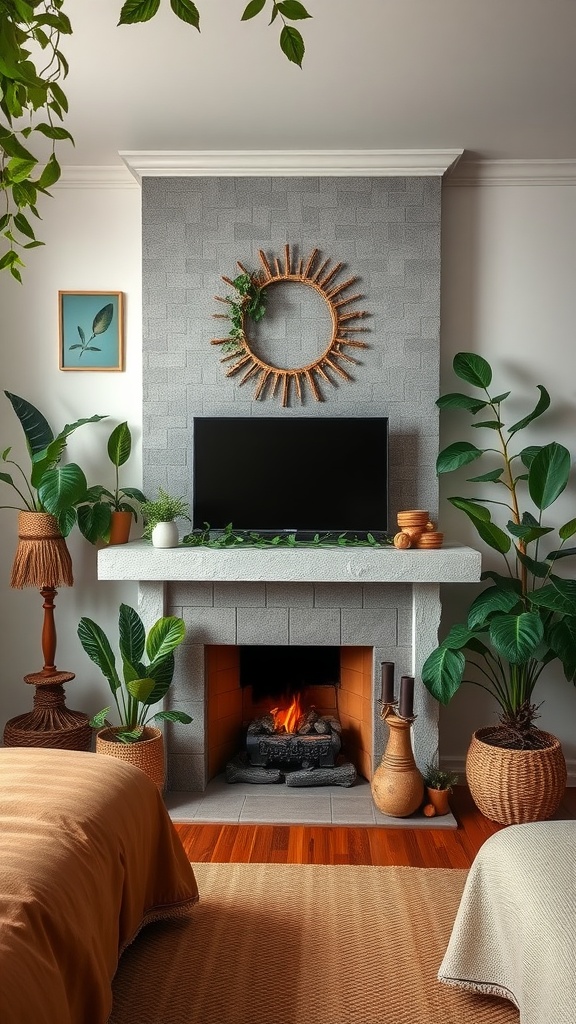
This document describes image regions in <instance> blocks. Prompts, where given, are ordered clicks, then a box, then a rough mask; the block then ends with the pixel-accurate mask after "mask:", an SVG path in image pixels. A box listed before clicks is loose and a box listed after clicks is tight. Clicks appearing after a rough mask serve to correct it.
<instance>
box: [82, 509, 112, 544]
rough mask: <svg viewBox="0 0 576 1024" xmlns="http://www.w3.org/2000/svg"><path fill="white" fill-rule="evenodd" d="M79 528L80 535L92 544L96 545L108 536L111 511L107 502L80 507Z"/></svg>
mask: <svg viewBox="0 0 576 1024" xmlns="http://www.w3.org/2000/svg"><path fill="white" fill-rule="evenodd" d="M77 512H78V526H79V527H80V533H81V534H82V536H83V537H86V540H89V541H90V543H91V544H96V543H97V541H99V540H102V539H103V538H105V537H106V536H108V534H109V531H110V519H111V510H110V505H109V504H108V502H106V501H96V502H94V504H92V505H80V507H79V508H78V510H77Z"/></svg>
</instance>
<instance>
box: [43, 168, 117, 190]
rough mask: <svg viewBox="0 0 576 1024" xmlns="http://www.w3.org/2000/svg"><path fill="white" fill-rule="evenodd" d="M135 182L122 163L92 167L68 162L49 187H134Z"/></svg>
mask: <svg viewBox="0 0 576 1024" xmlns="http://www.w3.org/2000/svg"><path fill="white" fill-rule="evenodd" d="M136 187H137V183H136V182H135V181H134V178H133V176H132V175H131V174H130V172H129V170H128V168H127V167H125V166H124V164H114V165H113V166H111V167H106V166H104V165H99V164H98V165H95V166H93V167H88V166H82V165H80V164H76V165H74V164H70V165H68V166H67V167H63V168H62V175H61V177H60V178H59V179H58V181H57V182H56V184H55V185H51V186H50V188H51V189H53V188H131V189H133V188H136Z"/></svg>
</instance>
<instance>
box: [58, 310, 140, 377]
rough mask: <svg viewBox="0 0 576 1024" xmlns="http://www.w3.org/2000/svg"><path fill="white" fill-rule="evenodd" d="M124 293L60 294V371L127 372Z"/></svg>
mask: <svg viewBox="0 0 576 1024" xmlns="http://www.w3.org/2000/svg"><path fill="white" fill-rule="evenodd" d="M123 300H124V294H123V292H68V291H59V292H58V319H59V325H60V332H59V366H60V369H61V370H85V371H86V370H87V371H90V370H92V371H108V372H110V371H121V370H123V369H124V301H123Z"/></svg>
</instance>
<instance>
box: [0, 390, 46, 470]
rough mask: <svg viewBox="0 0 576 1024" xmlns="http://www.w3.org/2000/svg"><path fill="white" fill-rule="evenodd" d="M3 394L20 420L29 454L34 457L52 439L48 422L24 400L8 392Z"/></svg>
mask: <svg viewBox="0 0 576 1024" xmlns="http://www.w3.org/2000/svg"><path fill="white" fill-rule="evenodd" d="M4 394H5V395H6V398H8V399H9V400H10V402H11V403H12V408H13V409H14V412H15V413H16V415H17V417H18V419H19V420H20V424H21V426H22V430H23V431H24V434H25V435H26V441H27V443H28V450H29V452H30V454H31V455H34V454H35V453H36V452H41V451H43V449H44V448H46V447H47V446H48V445H49V444H50V442H51V441H52V440H53V438H54V432H53V430H52V427H51V426H50V424H49V423H48V420H47V419H46V418H45V417H44V416H43V415H42V413H41V412H40V411H39V410H38V409H37V408H36V407H35V406H34V405H32V403H31V402H27V401H26V399H25V398H20V397H19V396H18V395H13V394H11V392H10V391H5V392H4Z"/></svg>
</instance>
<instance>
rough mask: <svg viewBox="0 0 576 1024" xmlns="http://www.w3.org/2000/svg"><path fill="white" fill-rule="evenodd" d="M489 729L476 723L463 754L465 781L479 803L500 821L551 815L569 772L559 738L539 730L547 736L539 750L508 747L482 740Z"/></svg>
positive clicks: (486, 813) (488, 815)
mask: <svg viewBox="0 0 576 1024" xmlns="http://www.w3.org/2000/svg"><path fill="white" fill-rule="evenodd" d="M491 732H493V729H492V728H490V727H488V728H485V729H478V730H477V732H475V733H474V734H473V736H472V741H471V743H470V746H469V748H468V753H467V755H466V781H467V782H468V786H469V788H470V793H471V794H472V799H473V800H474V803H475V804H476V806H477V807H478V809H479V810H480V811H481V812H482V814H483V815H484V816H485V817H486V818H490V820H491V821H497V822H499V823H500V824H502V825H515V824H521V823H523V822H527V821H547V820H548V819H549V818H551V817H553V815H554V814H555V813H556V811H557V810H558V807H559V806H560V801H561V800H562V797H563V796H564V791H565V789H566V778H567V773H566V761H565V759H564V754H563V752H562V747H561V745H560V742H559V740H558V739H556V737H555V736H552V735H551V733H547V732H540V735H541V736H542V737H543V738H544V739H545V740H548V741H549V746H547V747H544V749H543V750H508V749H506V748H504V747H493V746H492V745H491V744H489V743H485V742H484V741H483V737H484V736H487V735H488V734H489V733H491Z"/></svg>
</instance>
